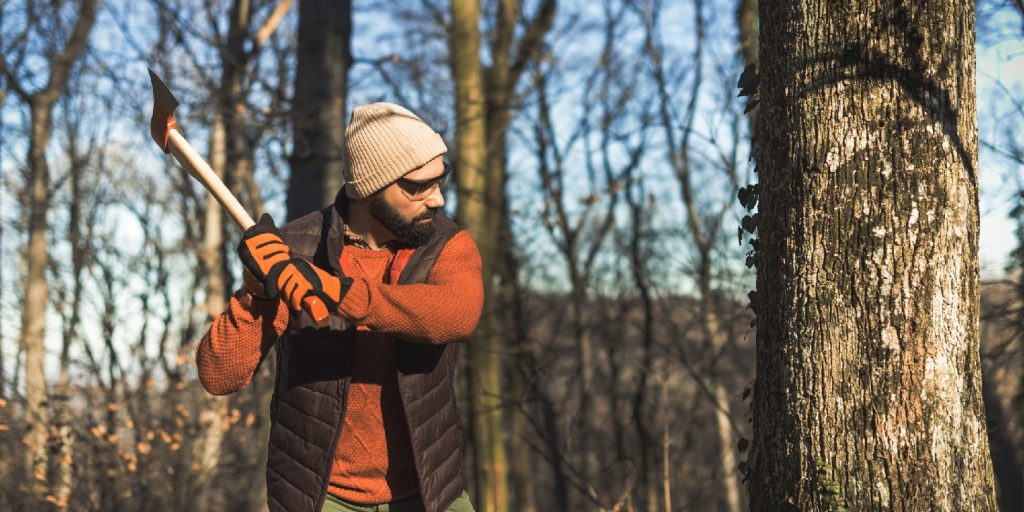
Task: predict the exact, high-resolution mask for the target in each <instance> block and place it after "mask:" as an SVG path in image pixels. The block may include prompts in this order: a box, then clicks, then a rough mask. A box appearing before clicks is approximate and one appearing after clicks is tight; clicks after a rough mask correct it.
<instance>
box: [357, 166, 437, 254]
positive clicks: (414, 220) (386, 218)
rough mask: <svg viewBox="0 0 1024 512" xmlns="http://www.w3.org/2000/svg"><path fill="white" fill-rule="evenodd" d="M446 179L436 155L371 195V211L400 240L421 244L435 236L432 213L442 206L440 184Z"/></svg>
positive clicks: (415, 245)
mask: <svg viewBox="0 0 1024 512" xmlns="http://www.w3.org/2000/svg"><path fill="white" fill-rule="evenodd" d="M445 178H447V169H446V166H445V164H444V160H443V159H442V158H441V157H437V158H435V159H433V160H431V161H429V162H427V163H426V164H425V165H424V166H423V167H420V168H419V169H414V170H413V171H411V172H409V173H407V174H406V175H405V176H403V177H402V178H400V179H399V180H398V181H396V182H395V183H392V184H391V185H388V186H387V187H385V188H384V189H383V190H381V191H380V192H379V193H377V194H375V195H374V196H373V197H371V198H370V200H369V204H368V205H367V206H368V207H369V210H370V213H371V214H372V215H373V216H374V218H376V219H377V221H378V222H380V223H381V225H383V226H384V227H385V228H387V229H388V231H390V232H391V234H393V235H395V236H396V237H397V238H398V239H399V241H401V242H402V243H405V244H408V245H411V246H413V247H418V246H421V245H423V244H425V243H427V241H429V240H430V238H431V237H432V236H433V235H434V230H435V226H434V215H436V214H437V212H438V211H439V210H440V209H441V208H442V207H443V206H444V196H443V195H442V193H441V185H442V184H441V183H439V182H440V181H443V179H445Z"/></svg>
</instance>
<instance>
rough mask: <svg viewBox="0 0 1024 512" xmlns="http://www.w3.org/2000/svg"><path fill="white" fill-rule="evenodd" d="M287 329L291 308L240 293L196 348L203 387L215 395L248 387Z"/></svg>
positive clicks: (243, 292) (278, 302) (240, 291)
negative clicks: (261, 363) (262, 362)
mask: <svg viewBox="0 0 1024 512" xmlns="http://www.w3.org/2000/svg"><path fill="white" fill-rule="evenodd" d="M287 326H288V309H287V307H285V306H284V304H283V303H282V302H281V301H279V300H276V299H275V300H273V301H263V300H259V299H254V298H253V296H252V295H251V294H250V293H248V292H246V291H243V290H239V291H238V292H236V293H235V294H234V295H233V296H232V297H231V302H230V303H229V305H228V308H227V309H226V310H225V311H224V312H223V313H221V314H220V315H219V316H217V318H215V319H214V320H213V324H212V325H211V326H210V329H209V330H208V331H207V332H206V335H204V336H203V339H202V340H201V341H200V342H199V347H198V348H197V349H196V366H197V368H198V370H199V380H200V382H202V384H203V387H204V388H205V389H206V390H207V391H208V392H210V393H211V394H214V395H226V394H230V393H234V392H236V391H239V390H241V389H243V388H245V387H246V386H247V385H249V382H251V381H252V378H253V375H255V374H256V370H257V369H258V368H259V365H260V362H261V361H263V358H264V357H265V356H266V355H267V353H268V352H269V351H270V349H271V348H272V347H273V346H274V342H275V341H277V338H278V337H280V336H281V333H282V332H284V329H285V328H286V327H287Z"/></svg>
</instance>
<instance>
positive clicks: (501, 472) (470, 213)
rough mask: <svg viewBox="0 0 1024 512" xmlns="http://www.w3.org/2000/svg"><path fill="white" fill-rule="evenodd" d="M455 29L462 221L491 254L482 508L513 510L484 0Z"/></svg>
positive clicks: (484, 342)
mask: <svg viewBox="0 0 1024 512" xmlns="http://www.w3.org/2000/svg"><path fill="white" fill-rule="evenodd" d="M451 8H452V24H451V30H450V33H449V37H450V41H449V46H450V48H451V62H452V75H453V76H454V77H455V98H456V117H457V128H456V136H457V140H456V154H455V169H456V178H457V180H458V189H459V191H458V194H459V197H458V203H459V215H458V218H459V223H460V224H461V225H462V226H463V227H464V228H466V229H467V230H468V231H469V232H470V233H471V234H472V235H473V238H474V240H476V243H477V245H478V246H479V248H480V255H481V257H482V258H483V281H484V291H485V297H486V299H485V301H484V311H483V315H482V316H481V318H480V325H479V326H478V327H477V331H476V333H475V334H474V335H473V339H472V340H470V342H469V344H468V345H467V350H468V352H469V361H470V363H469V373H470V376H469V379H470V380H469V383H470V400H471V401H472V402H473V404H472V406H471V408H472V409H473V410H474V414H473V419H472V429H473V439H474V443H475V444H474V450H473V454H474V473H475V474H476V501H477V506H478V507H479V509H480V510H481V511H496V512H504V511H506V510H508V483H507V482H508V479H507V476H506V475H507V471H508V470H507V464H506V460H505V445H504V442H505V441H504V430H503V427H502V422H501V417H502V414H501V394H500V390H501V388H500V386H501V376H500V368H501V366H500V359H499V358H498V352H497V349H498V343H497V332H496V325H495V318H494V317H495V312H494V310H493V309H494V303H495V302H494V286H493V278H492V277H493V275H494V255H495V245H496V238H497V236H496V235H497V233H496V232H495V231H494V229H492V226H493V223H494V220H493V215H495V212H494V211H493V210H492V207H491V206H490V205H489V204H488V201H487V200H488V195H489V185H488V181H489V180H488V175H487V146H486V123H485V119H486V118H485V107H486V105H485V103H484V101H485V100H484V88H483V71H482V67H481V65H480V27H479V23H480V5H479V0H455V1H453V2H452V7H451Z"/></svg>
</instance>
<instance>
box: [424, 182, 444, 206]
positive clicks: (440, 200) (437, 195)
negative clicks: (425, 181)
mask: <svg viewBox="0 0 1024 512" xmlns="http://www.w3.org/2000/svg"><path fill="white" fill-rule="evenodd" d="M426 206H427V208H441V207H442V206H444V194H442V193H441V187H433V189H431V191H430V195H429V196H427V201H426Z"/></svg>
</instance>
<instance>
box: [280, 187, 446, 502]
mask: <svg viewBox="0 0 1024 512" xmlns="http://www.w3.org/2000/svg"><path fill="white" fill-rule="evenodd" d="M343 195H344V194H339V196H343ZM339 199H341V200H343V199H342V198H339ZM336 204H339V205H342V204H343V203H340V202H338V201H337V200H336ZM341 207H343V206H341ZM434 222H436V223H437V226H438V230H437V233H436V234H435V236H434V238H433V239H431V240H430V242H428V243H427V244H425V245H423V246H422V247H420V248H418V249H417V250H416V251H415V252H414V253H413V254H412V256H411V257H410V258H409V261H408V263H407V264H406V266H405V269H404V270H403V271H402V273H401V276H400V277H399V280H398V284H416V283H422V282H424V281H426V278H427V273H428V272H429V271H430V268H431V267H432V266H433V265H434V261H435V260H436V259H437V257H438V255H439V254H440V253H441V249H442V248H444V246H445V244H447V243H448V241H449V240H450V239H451V238H452V237H453V236H455V234H456V233H457V232H458V231H459V227H458V226H457V225H456V224H455V223H454V222H453V221H451V220H450V219H448V218H447V217H444V216H443V215H438V216H437V217H435V220H434ZM343 233H344V229H343V220H342V218H341V215H339V214H338V211H337V209H336V208H335V207H334V206H333V205H332V206H330V207H327V208H324V209H323V210H321V211H318V212H313V213H311V214H309V215H306V216H304V217H301V218H299V219H297V220H295V221H293V222H290V223H288V224H286V225H284V226H282V228H281V235H282V237H283V238H284V240H285V242H286V243H287V244H288V245H289V247H291V249H292V252H293V253H294V254H296V255H298V256H300V257H303V258H306V259H309V260H311V261H312V262H314V263H315V264H316V265H318V266H320V267H321V268H332V269H334V271H335V272H336V273H338V274H339V275H340V273H341V270H340V268H339V263H338V262H339V257H340V255H341V252H340V251H341V248H342V245H343V238H342V236H343V235H342V234H343ZM354 332H355V330H354V327H353V326H351V325H349V324H348V323H347V322H346V321H345V320H343V319H342V318H340V317H338V316H337V315H331V317H330V321H329V323H328V325H326V326H324V327H322V328H317V327H316V326H315V324H314V322H313V320H312V318H310V317H309V316H308V315H306V314H305V313H300V314H295V313H293V314H292V317H291V318H290V320H289V325H288V330H287V331H286V332H285V334H284V335H283V336H282V337H281V339H279V340H278V342H277V345H276V351H277V378H276V381H275V385H274V397H273V400H272V401H271V405H270V411H271V412H270V418H271V420H270V421H271V427H270V443H269V446H268V457H267V504H268V506H269V507H270V510H271V511H274V512H278V511H287V512H307V511H308V512H319V511H320V509H321V508H322V507H323V503H324V499H325V497H326V494H327V484H328V482H329V479H330V476H331V468H332V463H333V459H334V453H335V450H336V448H337V443H338V436H339V434H340V432H341V425H342V423H343V418H344V416H345V406H346V402H347V398H348V386H349V382H350V381H351V376H352V359H351V357H350V354H352V334H353V333H354ZM458 351H459V344H458V343H454V344H449V345H429V344H423V343H413V342H408V341H404V340H399V341H398V342H397V350H396V357H397V358H398V361H397V366H398V387H399V393H400V394H401V396H402V405H403V406H404V408H405V417H406V419H407V421H408V424H409V433H410V435H411V441H412V449H413V458H414V459H415V464H416V474H417V475H418V477H419V484H420V493H421V494H422V496H423V503H424V505H425V506H426V510H427V512H440V511H443V510H446V509H447V508H448V506H449V505H450V504H451V503H452V502H453V501H455V499H456V498H457V497H458V496H459V495H460V494H461V493H462V491H463V489H465V483H464V480H463V475H462V426H461V424H460V422H459V410H458V408H457V406H456V405H455V386H454V382H455V378H454V375H455V361H456V357H457V355H458Z"/></svg>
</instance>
